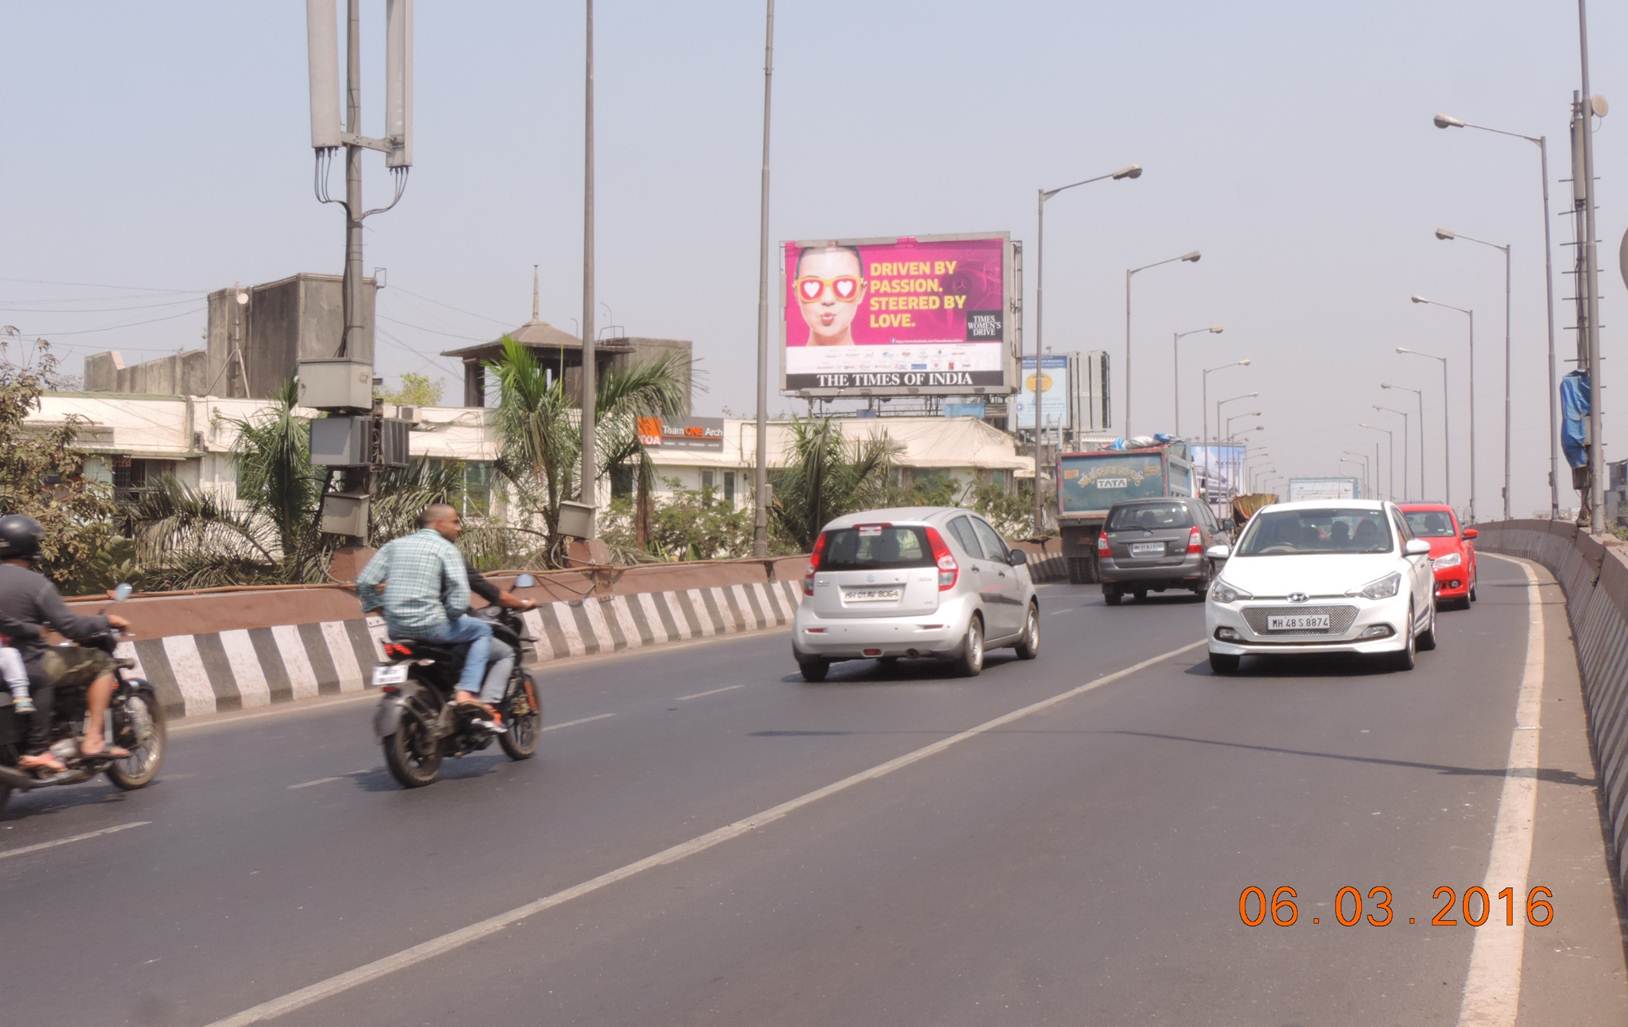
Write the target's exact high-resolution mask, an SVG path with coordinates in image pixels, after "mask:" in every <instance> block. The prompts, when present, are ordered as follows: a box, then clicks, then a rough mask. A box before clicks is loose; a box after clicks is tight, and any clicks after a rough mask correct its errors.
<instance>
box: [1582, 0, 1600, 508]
mask: <svg viewBox="0 0 1628 1027" xmlns="http://www.w3.org/2000/svg"><path fill="white" fill-rule="evenodd" d="M1577 45H1578V50H1579V52H1580V53H1581V54H1582V72H1583V83H1582V84H1583V94H1582V97H1581V99H1582V103H1583V111H1582V115H1583V118H1582V130H1583V183H1582V184H1583V226H1584V231H1583V238H1582V239H1581V240H1579V241H1580V242H1582V243H1583V254H1584V258H1583V259H1584V263H1583V279H1584V280H1583V281H1582V282H1579V283H1578V284H1579V285H1580V286H1581V287H1582V290H1583V291H1582V292H1581V293H1579V295H1581V296H1583V297H1585V301H1586V303H1587V306H1588V325H1587V328H1588V331H1587V333H1586V334H1587V336H1588V383H1589V393H1588V473H1589V490H1588V506H1589V523H1590V530H1592V531H1593V532H1594V533H1595V534H1599V533H1600V532H1603V531H1604V530H1605V486H1606V474H1605V438H1604V436H1603V435H1602V434H1601V433H1600V408H1601V406H1603V405H1604V404H1603V403H1602V402H1601V399H1602V395H1603V393H1604V392H1605V374H1604V369H1603V368H1602V367H1601V366H1600V277H1599V274H1600V254H1599V250H1598V248H1597V245H1596V242H1595V240H1596V239H1597V238H1598V237H1597V236H1596V235H1595V231H1594V208H1595V206H1596V204H1595V202H1594V115H1593V110H1594V94H1593V93H1591V92H1589V86H1588V5H1587V3H1586V2H1585V0H1577Z"/></svg>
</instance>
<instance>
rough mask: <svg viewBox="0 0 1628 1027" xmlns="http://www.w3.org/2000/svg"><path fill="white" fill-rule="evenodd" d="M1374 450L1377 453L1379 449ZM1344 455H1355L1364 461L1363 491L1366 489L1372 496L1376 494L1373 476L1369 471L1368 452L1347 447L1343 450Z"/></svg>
mask: <svg viewBox="0 0 1628 1027" xmlns="http://www.w3.org/2000/svg"><path fill="white" fill-rule="evenodd" d="M1374 452H1375V453H1376V454H1377V453H1378V450H1377V449H1375V451H1374ZM1343 455H1344V456H1349V457H1354V458H1356V459H1357V460H1360V461H1362V491H1364V492H1366V493H1367V494H1368V495H1370V496H1372V495H1373V494H1374V482H1373V476H1372V475H1371V474H1370V473H1369V469H1368V454H1367V453H1359V452H1357V451H1356V450H1354V449H1347V450H1344V451H1343Z"/></svg>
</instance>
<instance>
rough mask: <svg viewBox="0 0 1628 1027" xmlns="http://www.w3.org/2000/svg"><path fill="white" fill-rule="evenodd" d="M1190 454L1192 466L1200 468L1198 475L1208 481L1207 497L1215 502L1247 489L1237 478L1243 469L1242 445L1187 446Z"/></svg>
mask: <svg viewBox="0 0 1628 1027" xmlns="http://www.w3.org/2000/svg"><path fill="white" fill-rule="evenodd" d="M1189 452H1190V453H1191V455H1192V461H1193V466H1194V467H1195V468H1198V469H1199V470H1200V475H1201V477H1203V478H1206V479H1208V481H1209V493H1210V496H1209V498H1211V499H1213V500H1214V501H1216V502H1219V501H1221V500H1222V499H1224V498H1225V497H1227V496H1229V495H1231V494H1233V493H1235V492H1237V493H1243V492H1248V491H1249V490H1248V489H1247V488H1245V487H1244V485H1243V482H1242V481H1239V480H1237V479H1239V478H1240V477H1241V476H1242V475H1243V471H1244V447H1243V446H1241V445H1230V446H1216V445H1211V446H1192V447H1190V448H1189Z"/></svg>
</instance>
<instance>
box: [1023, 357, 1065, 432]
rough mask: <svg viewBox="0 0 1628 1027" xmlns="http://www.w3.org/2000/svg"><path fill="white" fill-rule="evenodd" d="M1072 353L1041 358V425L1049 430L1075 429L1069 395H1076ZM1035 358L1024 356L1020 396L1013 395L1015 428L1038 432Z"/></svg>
mask: <svg viewBox="0 0 1628 1027" xmlns="http://www.w3.org/2000/svg"><path fill="white" fill-rule="evenodd" d="M1069 364H1070V360H1069V356H1068V354H1066V353H1064V354H1058V355H1056V356H1053V355H1052V354H1050V353H1048V354H1046V355H1045V356H1044V357H1043V358H1041V361H1040V426H1041V428H1043V429H1045V430H1046V431H1051V430H1053V429H1057V428H1063V429H1069V430H1072V429H1073V427H1074V421H1073V418H1072V417H1071V416H1070V411H1069V397H1070V396H1071V395H1072V394H1073V392H1074V389H1073V381H1072V377H1071V375H1070V373H1069V372H1070V370H1071V368H1070V366H1069ZM1034 385H1035V372H1034V357H1033V356H1027V357H1024V358H1023V376H1022V381H1021V383H1020V384H1019V386H1018V391H1017V395H1015V396H1013V397H1012V427H1013V428H1014V429H1015V430H1017V431H1028V432H1032V431H1034Z"/></svg>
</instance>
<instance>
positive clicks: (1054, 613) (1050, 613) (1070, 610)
mask: <svg viewBox="0 0 1628 1027" xmlns="http://www.w3.org/2000/svg"><path fill="white" fill-rule="evenodd" d="M1075 609H1077V607H1073V606H1069V607H1065V608H1063V609H1061V610H1051V611H1048V612H1047V614H1046V615H1047V616H1048V617H1055V616H1057V615H1058V614H1060V613H1073V612H1074V611H1075Z"/></svg>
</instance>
